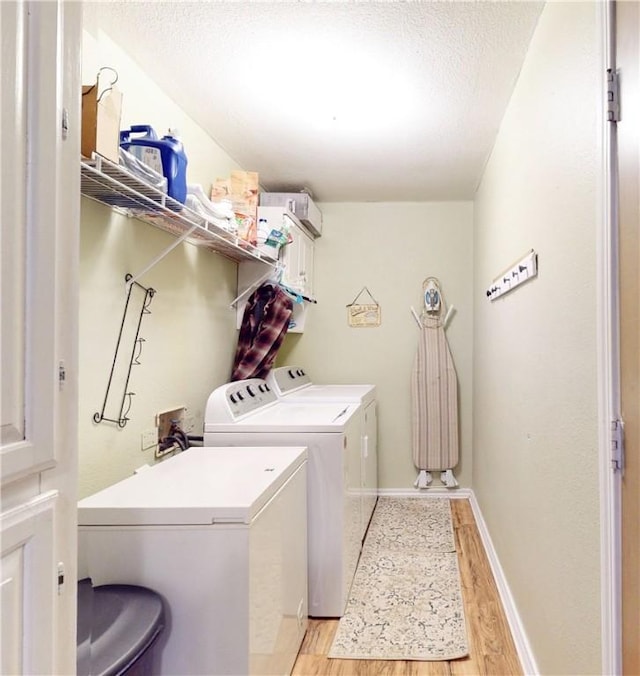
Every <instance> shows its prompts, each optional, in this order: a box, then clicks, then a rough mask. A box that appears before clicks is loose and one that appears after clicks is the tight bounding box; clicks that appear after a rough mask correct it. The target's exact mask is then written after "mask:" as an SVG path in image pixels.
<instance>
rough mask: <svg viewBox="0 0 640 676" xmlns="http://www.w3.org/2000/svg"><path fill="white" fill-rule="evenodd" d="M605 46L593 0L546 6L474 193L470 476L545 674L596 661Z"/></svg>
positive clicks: (583, 668) (575, 670)
mask: <svg viewBox="0 0 640 676" xmlns="http://www.w3.org/2000/svg"><path fill="white" fill-rule="evenodd" d="M598 44H599V39H598V34H597V32H596V8H595V3H579V2H576V3H572V2H569V3H564V2H552V3H547V5H546V7H545V9H544V10H543V13H542V15H541V18H540V22H539V24H538V28H537V31H536V33H535V36H534V38H533V41H532V43H531V47H530V49H529V52H528V55H527V58H526V61H525V64H524V67H523V70H522V73H521V76H520V79H519V82H518V84H517V86H516V89H515V92H514V94H513V97H512V100H511V103H510V106H509V109H508V111H507V113H506V116H505V118H504V121H503V124H502V126H501V129H500V133H499V136H498V140H497V142H496V144H495V148H494V150H493V154H492V156H491V159H490V161H489V163H488V166H487V168H486V171H485V174H484V177H483V179H482V183H481V185H480V188H479V190H478V193H477V198H476V201H475V255H474V261H475V311H474V317H475V326H474V377H473V381H474V388H473V402H474V425H473V440H474V459H473V488H474V490H475V492H476V495H477V497H478V501H479V504H480V507H481V509H482V512H483V515H484V517H485V520H486V522H487V524H488V528H489V531H490V533H491V537H492V539H493V542H494V544H495V547H496V550H497V554H498V557H499V559H500V561H501V564H502V567H503V568H504V571H505V573H506V577H507V580H508V582H509V585H510V587H511V590H512V592H513V595H514V598H515V601H516V604H517V606H518V609H519V612H520V615H521V617H522V620H523V622H524V627H525V630H526V632H527V634H528V637H529V639H530V641H531V644H532V647H533V651H534V654H535V657H536V659H537V661H538V665H539V668H540V672H541V673H543V674H587V673H600V670H601V667H600V650H601V645H600V588H599V582H600V581H599V575H600V569H599V557H600V553H599V499H598V448H597V400H596V289H595V280H596V269H595V263H596V252H595V242H596V227H597V225H598V224H597V218H596V217H597V211H596V194H597V181H598V179H599V175H598V160H599V156H598V131H597V128H596V122H597V107H598V105H599V89H598V87H599V83H600V81H601V75H600V73H599V72H598V71H597V66H598V55H597V53H596V50H597V45H598ZM530 248H534V249H535V250H536V251H537V252H538V255H539V276H538V278H537V279H535V280H534V281H531V282H529V283H526V284H524V285H522V286H521V287H519V288H518V289H517V290H516V291H514V292H512V293H511V294H507V295H505V296H503V297H501V298H500V299H499V300H497V301H495V302H489V301H488V300H487V299H486V298H485V297H484V294H483V291H484V289H485V288H486V287H487V286H488V285H489V283H490V281H491V280H492V279H493V278H494V277H495V276H496V275H498V274H499V273H500V272H501V271H502V270H504V269H505V268H506V267H508V266H509V265H510V264H511V263H513V262H515V261H516V260H517V259H518V258H519V257H520V256H521V255H523V254H524V253H526V252H527V250H528V249H530Z"/></svg>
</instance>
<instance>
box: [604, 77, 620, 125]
mask: <svg viewBox="0 0 640 676" xmlns="http://www.w3.org/2000/svg"><path fill="white" fill-rule="evenodd" d="M606 113H607V121H608V122H620V76H619V74H618V71H615V70H613V69H612V68H607V111H606Z"/></svg>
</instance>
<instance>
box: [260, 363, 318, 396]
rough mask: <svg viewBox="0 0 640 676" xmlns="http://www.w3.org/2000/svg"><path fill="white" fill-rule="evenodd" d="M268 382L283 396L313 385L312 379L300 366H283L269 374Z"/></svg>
mask: <svg viewBox="0 0 640 676" xmlns="http://www.w3.org/2000/svg"><path fill="white" fill-rule="evenodd" d="M267 382H268V383H269V384H270V385H271V386H272V388H273V389H274V390H275V391H276V392H277V393H278V394H280V395H283V394H287V392H293V391H294V390H297V389H299V388H301V387H306V386H307V385H311V378H310V377H309V376H308V375H307V373H306V372H305V370H304V369H303V368H301V367H300V366H281V367H279V368H277V369H273V370H272V371H270V372H269V375H268V376H267Z"/></svg>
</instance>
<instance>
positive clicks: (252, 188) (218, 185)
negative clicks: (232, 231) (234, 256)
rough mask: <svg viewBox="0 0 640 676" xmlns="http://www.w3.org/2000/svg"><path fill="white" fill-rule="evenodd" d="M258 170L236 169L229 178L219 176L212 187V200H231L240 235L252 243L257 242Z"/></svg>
mask: <svg viewBox="0 0 640 676" xmlns="http://www.w3.org/2000/svg"><path fill="white" fill-rule="evenodd" d="M258 180H259V179H258V172H257V171H241V170H234V171H232V172H231V175H230V176H229V178H217V179H216V180H215V181H214V182H213V185H212V187H211V201H212V202H219V201H221V200H223V199H227V200H231V204H232V206H233V212H234V214H235V216H236V223H237V225H238V235H239V236H240V237H241V238H242V239H244V240H245V241H247V242H249V243H250V244H253V245H254V246H255V244H256V243H257V228H258V193H259V183H258Z"/></svg>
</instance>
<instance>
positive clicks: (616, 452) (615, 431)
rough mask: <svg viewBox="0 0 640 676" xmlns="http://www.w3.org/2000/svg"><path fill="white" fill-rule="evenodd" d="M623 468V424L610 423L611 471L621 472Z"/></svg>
mask: <svg viewBox="0 0 640 676" xmlns="http://www.w3.org/2000/svg"><path fill="white" fill-rule="evenodd" d="M623 468H624V422H622V420H620V419H617V420H612V421H611V469H612V470H613V471H614V472H621V471H622V469H623Z"/></svg>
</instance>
